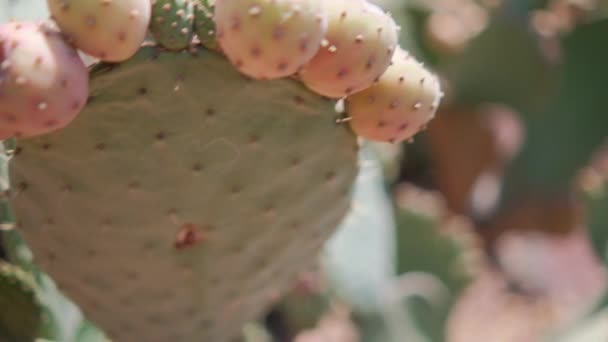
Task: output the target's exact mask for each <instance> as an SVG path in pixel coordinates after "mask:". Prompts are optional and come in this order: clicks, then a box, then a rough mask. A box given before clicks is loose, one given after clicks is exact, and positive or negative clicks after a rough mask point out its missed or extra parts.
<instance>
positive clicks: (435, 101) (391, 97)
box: [346, 49, 443, 143]
mask: <svg viewBox="0 0 608 342" xmlns="http://www.w3.org/2000/svg"><path fill="white" fill-rule="evenodd" d="M442 96H443V93H442V91H441V86H440V81H439V78H438V77H437V76H436V75H434V74H433V73H431V72H430V71H429V70H428V69H426V68H425V67H424V65H422V64H421V63H420V62H418V61H417V60H416V59H415V58H414V57H413V56H411V55H409V54H408V53H407V52H406V51H404V50H402V49H398V50H397V51H396V52H395V54H394V56H393V58H392V62H391V65H390V66H389V67H388V69H386V71H385V72H384V74H383V75H382V76H381V77H380V78H379V79H378V82H376V83H375V84H374V85H372V86H371V87H369V88H367V89H365V90H363V91H361V92H358V93H356V94H353V95H351V96H348V97H347V98H346V111H347V112H348V115H349V117H350V121H349V122H350V126H351V127H352V129H353V131H354V132H355V133H356V134H357V135H358V136H360V137H363V138H366V139H368V140H372V141H381V142H390V143H397V142H401V141H404V140H408V139H410V138H412V137H413V136H414V135H415V134H417V133H418V132H420V131H421V130H423V129H424V128H425V127H426V125H427V124H428V123H429V121H430V120H431V119H433V117H434V116H435V113H436V111H437V107H438V106H439V102H440V100H441V97H442Z"/></svg>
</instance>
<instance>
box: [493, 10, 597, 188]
mask: <svg viewBox="0 0 608 342" xmlns="http://www.w3.org/2000/svg"><path fill="white" fill-rule="evenodd" d="M607 35H608V20H603V21H598V22H594V23H591V24H587V25H581V26H578V28H577V29H576V30H575V31H574V32H572V33H571V34H570V35H568V36H566V37H565V38H564V39H563V59H564V63H565V64H564V74H563V77H562V79H561V82H560V89H559V91H558V93H557V95H556V96H555V97H553V99H552V101H551V104H550V105H549V106H548V107H547V108H546V109H543V110H542V111H540V112H538V113H535V112H528V113H527V114H525V115H524V119H525V120H526V126H527V129H526V130H527V141H526V143H525V144H524V146H523V150H522V151H521V154H520V155H519V156H518V158H516V160H515V162H514V164H513V166H512V168H511V170H510V171H509V173H508V175H507V179H506V184H505V190H506V194H505V196H506V198H507V199H513V198H514V197H515V198H516V197H517V196H520V195H522V193H523V192H527V191H534V192H539V193H544V194H553V193H556V192H563V191H567V190H568V188H569V187H570V186H571V183H572V181H573V178H574V176H575V174H576V172H578V170H579V169H580V168H581V167H582V166H583V165H585V163H586V162H587V161H588V160H589V157H590V156H591V154H592V152H593V151H594V150H595V149H596V148H597V147H598V146H599V145H600V144H601V143H602V141H603V140H604V139H605V138H606V137H607V136H608V128H607V127H608V115H606V108H607V106H606V84H607V81H606V80H608V64H607V63H606V61H608V45H607V44H606V36H607ZM507 55H510V54H507ZM511 69H513V70H516V66H515V65H514V66H512V67H511V68H510V69H509V70H511ZM528 72H532V71H531V70H528ZM532 75H537V73H535V72H532ZM530 91H532V89H530Z"/></svg>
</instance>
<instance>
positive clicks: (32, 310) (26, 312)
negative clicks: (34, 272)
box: [0, 261, 42, 342]
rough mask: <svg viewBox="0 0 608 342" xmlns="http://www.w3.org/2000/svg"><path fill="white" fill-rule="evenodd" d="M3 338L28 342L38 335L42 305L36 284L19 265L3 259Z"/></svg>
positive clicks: (0, 279)
mask: <svg viewBox="0 0 608 342" xmlns="http://www.w3.org/2000/svg"><path fill="white" fill-rule="evenodd" d="M0 307H1V308H10V310H4V309H3V310H0V340H2V341H15V342H22V341H23V342H26V341H32V340H34V339H35V338H36V337H37V336H38V332H39V330H40V327H41V325H42V305H41V304H40V301H39V300H38V298H37V297H36V291H35V283H34V281H33V279H31V277H29V275H28V274H27V273H26V272H25V271H23V270H21V269H19V268H18V267H16V266H13V265H10V264H7V263H5V262H1V261H0Z"/></svg>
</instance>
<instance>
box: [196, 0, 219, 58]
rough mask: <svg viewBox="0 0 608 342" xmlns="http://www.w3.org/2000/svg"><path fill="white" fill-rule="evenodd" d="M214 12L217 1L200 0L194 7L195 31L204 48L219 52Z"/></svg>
mask: <svg viewBox="0 0 608 342" xmlns="http://www.w3.org/2000/svg"><path fill="white" fill-rule="evenodd" d="M214 12H215V0H198V1H197V3H196V4H195V5H194V29H195V30H196V35H197V36H198V39H199V40H200V42H201V44H203V46H205V47H206V48H208V49H211V50H216V51H217V50H218V48H219V45H218V43H217V40H216V39H215V22H214V21H213V13H214Z"/></svg>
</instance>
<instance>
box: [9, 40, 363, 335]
mask: <svg viewBox="0 0 608 342" xmlns="http://www.w3.org/2000/svg"><path fill="white" fill-rule="evenodd" d="M90 88H91V97H90V99H89V103H88V105H87V106H86V108H85V110H84V111H83V112H82V113H81V114H80V115H79V116H78V117H77V118H76V120H74V121H73V122H72V124H71V125H69V126H68V127H66V128H65V129H63V130H61V131H58V132H54V133H52V134H48V135H44V136H41V137H37V138H32V139H27V140H23V141H20V142H19V145H18V148H17V151H16V153H15V155H14V156H13V157H12V159H11V162H10V174H11V184H12V188H13V190H12V191H11V201H12V206H13V207H14V210H15V214H16V216H17V217H18V220H19V221H18V225H17V226H18V229H19V231H20V232H22V234H23V235H24V237H25V239H26V241H27V242H28V244H29V245H30V247H31V248H32V250H33V253H34V255H35V261H36V262H37V263H38V264H39V265H40V266H41V268H42V269H43V270H44V271H45V272H48V273H49V274H50V276H51V277H53V279H54V280H55V281H56V282H57V284H58V286H59V288H60V289H62V290H63V291H64V292H65V293H66V294H67V295H68V296H69V297H70V298H71V299H73V300H74V301H75V302H77V303H78V304H79V305H80V307H81V308H82V310H83V312H84V314H85V315H86V316H87V318H89V319H91V320H92V321H93V322H95V323H96V324H98V325H99V326H100V327H101V328H103V329H104V331H105V332H107V334H108V336H109V337H110V338H111V339H112V340H114V341H135V340H141V341H167V340H177V341H219V342H221V341H228V340H230V339H231V338H233V337H235V335H237V334H238V333H239V332H240V329H241V327H242V325H243V323H245V322H246V321H248V320H250V319H254V318H256V316H257V315H259V314H261V313H263V311H264V310H265V309H266V308H267V304H268V303H269V302H270V301H271V300H272V299H273V298H275V297H276V295H277V293H278V292H279V291H281V290H282V289H283V288H285V287H287V286H288V285H289V283H290V281H291V279H292V275H295V274H296V273H297V272H298V271H299V270H301V269H303V268H304V267H306V266H307V265H308V264H309V263H314V262H315V258H314V255H315V253H317V252H319V251H320V249H321V246H322V244H323V243H324V241H325V240H326V239H327V238H328V237H329V236H330V234H331V233H332V232H333V230H334V228H335V227H336V226H337V225H338V223H339V222H340V221H341V219H342V218H343V216H344V215H345V213H346V211H347V209H348V207H349V198H350V188H351V184H352V183H353V181H354V178H355V176H356V169H357V162H356V160H357V146H356V141H355V138H354V136H353V134H352V133H351V132H350V131H349V130H348V129H347V128H346V126H344V125H336V124H335V119H336V118H335V112H334V110H333V103H332V102H331V101H328V100H326V99H322V98H321V97H319V96H317V95H315V94H313V93H312V92H310V91H308V90H306V89H305V87H304V86H303V85H301V84H299V83H297V82H296V81H292V80H288V79H283V80H277V81H270V82H255V81H251V80H247V79H246V78H245V77H243V76H242V75H241V74H240V73H239V72H238V71H237V70H236V69H235V68H234V67H233V66H232V65H230V63H229V62H228V61H227V60H226V59H225V58H224V57H222V56H219V55H216V54H214V53H212V52H209V51H207V50H204V49H200V50H199V51H198V52H197V54H195V55H192V54H189V53H173V52H162V51H161V50H160V49H159V48H156V47H143V48H141V49H140V51H139V52H138V53H137V55H136V56H134V57H133V58H131V59H130V60H128V61H126V62H124V63H122V64H100V65H97V66H95V67H94V68H93V69H92V71H91V84H90ZM167 327H170V329H168V328H167Z"/></svg>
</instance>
